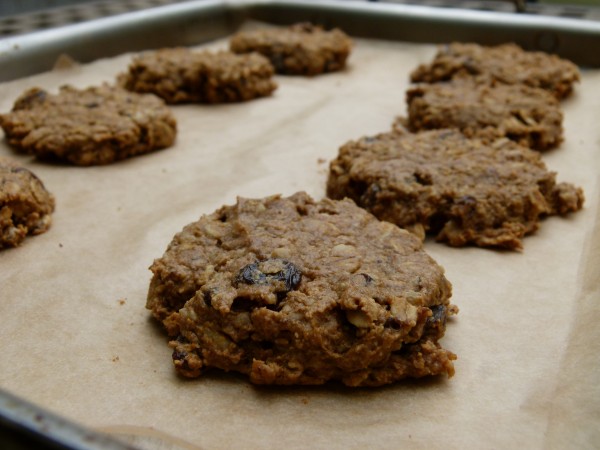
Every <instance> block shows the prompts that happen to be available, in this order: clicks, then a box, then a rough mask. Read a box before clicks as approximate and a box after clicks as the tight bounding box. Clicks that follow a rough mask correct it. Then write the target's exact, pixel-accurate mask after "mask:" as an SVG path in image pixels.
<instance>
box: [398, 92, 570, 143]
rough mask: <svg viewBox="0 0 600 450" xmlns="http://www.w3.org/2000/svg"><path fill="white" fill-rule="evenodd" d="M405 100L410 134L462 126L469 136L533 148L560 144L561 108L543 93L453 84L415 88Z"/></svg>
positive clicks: (461, 128)
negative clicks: (508, 140)
mask: <svg viewBox="0 0 600 450" xmlns="http://www.w3.org/2000/svg"><path fill="white" fill-rule="evenodd" d="M406 101H407V104H408V125H409V128H410V129H411V130H412V131H419V130H428V129H437V128H458V129H459V130H460V131H462V132H463V133H464V134H465V135H466V136H468V137H473V136H476V137H479V138H482V139H486V140H495V139H497V138H500V137H506V138H508V139H510V140H513V141H515V142H517V143H519V144H521V145H523V146H525V147H529V148H533V149H535V150H547V149H550V148H553V147H556V146H558V145H559V144H560V142H561V141H562V112H561V110H560V104H559V102H558V100H556V98H555V97H554V96H553V95H552V94H550V93H549V92H547V91H545V90H543V89H538V88H531V87H528V86H525V85H521V84H515V85H506V84H500V83H495V84H493V85H490V84H488V83H475V82H473V81H470V80H462V81H459V80H455V81H452V82H443V83H435V84H422V85H419V86H417V87H413V88H411V89H409V90H408V91H407V95H406Z"/></svg>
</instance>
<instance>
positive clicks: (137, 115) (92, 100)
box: [0, 85, 177, 166]
mask: <svg viewBox="0 0 600 450" xmlns="http://www.w3.org/2000/svg"><path fill="white" fill-rule="evenodd" d="M0 126H2V129H3V130H4V133H5V135H6V140H7V141H8V143H9V144H10V145H11V146H13V147H14V148H15V149H17V150H19V151H21V152H24V153H29V154H33V155H36V156H38V157H41V158H53V159H58V160H62V161H66V162H69V163H72V164H75V165H79V166H90V165H101V164H109V163H112V162H115V161H118V160H122V159H125V158H129V157H132V156H136V155H140V154H143V153H148V152H151V151H153V150H158V149H163V148H166V147H169V146H171V145H172V144H173V142H174V140H175V135H176V130H177V126H176V122H175V118H174V117H173V115H172V114H171V111H170V110H169V108H168V107H167V106H166V105H165V104H164V102H163V101H162V100H161V99H159V98H158V97H156V96H154V95H140V94H135V93H131V92H128V91H126V90H124V89H121V88H117V87H114V86H109V85H103V86H97V87H89V88H87V89H77V88H75V87H72V86H63V87H61V88H60V91H59V92H58V93H57V94H50V93H48V92H46V91H45V90H43V89H39V88H32V89H29V90H28V91H26V92H24V93H23V94H22V95H21V96H20V97H19V98H18V99H17V100H16V102H15V104H14V106H13V109H12V111H11V112H9V113H6V114H2V115H0Z"/></svg>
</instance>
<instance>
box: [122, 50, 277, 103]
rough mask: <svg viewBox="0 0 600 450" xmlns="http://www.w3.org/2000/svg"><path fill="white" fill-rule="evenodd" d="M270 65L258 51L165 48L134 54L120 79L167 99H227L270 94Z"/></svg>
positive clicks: (129, 86)
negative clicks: (243, 53) (213, 51)
mask: <svg viewBox="0 0 600 450" xmlns="http://www.w3.org/2000/svg"><path fill="white" fill-rule="evenodd" d="M273 73H274V72H273V67H272V66H271V64H270V63H269V61H268V60H267V59H266V58H265V57H263V56H261V55H259V54H255V53H253V54H248V55H236V54H234V53H231V52H226V51H220V52H216V53H212V52H208V51H202V52H195V51H192V50H190V49H187V48H165V49H161V50H158V51H155V52H148V53H144V54H142V55H139V56H137V57H135V58H134V59H133V61H132V63H131V64H130V66H129V71H128V72H127V73H125V74H123V75H122V76H120V78H119V83H120V84H121V85H122V86H124V87H125V88H126V89H129V90H131V91H135V92H150V93H153V94H156V95H158V96H159V97H161V98H162V99H164V100H165V101H166V102H167V103H227V102H241V101H246V100H252V99H254V98H257V97H264V96H267V95H270V94H271V93H272V92H273V91H274V90H275V89H276V88H277V84H276V83H275V82H274V81H273V79H272V76H273Z"/></svg>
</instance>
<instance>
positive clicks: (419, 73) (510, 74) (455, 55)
mask: <svg viewBox="0 0 600 450" xmlns="http://www.w3.org/2000/svg"><path fill="white" fill-rule="evenodd" d="M457 77H458V78H461V77H477V78H483V79H486V80H492V81H497V82H500V83H506V84H525V85H527V86H531V87H536V88H541V89H546V90H547V91H549V92H551V93H552V94H553V95H554V96H555V97H556V98H558V99H562V98H564V97H567V96H568V95H569V94H571V92H572V91H573V85H574V84H575V83H576V82H578V81H579V78H580V75H579V68H578V67H577V66H576V65H575V64H573V63H572V62H571V61H568V60H566V59H563V58H560V57H558V56H556V55H552V54H548V53H544V52H532V51H526V50H523V49H522V48H521V47H519V46H518V45H516V44H512V43H508V44H503V45H497V46H489V47H488V46H483V45H479V44H473V43H458V42H454V43H451V44H449V45H445V46H442V47H440V49H439V51H438V52H437V54H436V55H435V57H434V58H433V61H431V63H429V64H422V65H420V66H419V67H418V68H417V69H415V70H414V71H413V72H412V74H411V80H412V81H414V82H424V83H436V82H438V81H447V80H451V79H453V78H457Z"/></svg>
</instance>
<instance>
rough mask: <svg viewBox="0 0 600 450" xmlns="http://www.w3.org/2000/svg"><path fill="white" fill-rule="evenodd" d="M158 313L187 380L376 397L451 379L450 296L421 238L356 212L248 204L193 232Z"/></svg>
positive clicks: (159, 266)
mask: <svg viewBox="0 0 600 450" xmlns="http://www.w3.org/2000/svg"><path fill="white" fill-rule="evenodd" d="M151 270H152V272H153V273H154V277H153V279H152V282H151V285H150V289H149V293H148V301H147V308H149V309H151V310H152V312H153V314H154V316H155V317H156V318H158V319H159V320H162V321H163V324H164V325H165V327H166V329H167V331H168V333H169V334H170V335H171V336H173V337H174V338H175V339H174V340H173V341H172V342H171V346H172V347H173V349H174V351H173V362H174V364H175V367H176V369H177V371H178V372H179V373H180V374H182V375H184V376H188V377H195V376H198V375H200V374H201V372H202V371H203V370H204V369H205V368H210V367H216V368H220V369H223V370H227V371H229V370H232V371H237V372H241V373H244V374H247V375H248V376H249V378H250V380H251V381H252V382H253V383H258V384H322V383H324V382H326V381H328V380H339V381H341V382H343V383H345V384H347V385H351V386H377V385H382V384H387V383H391V382H394V381H396V380H399V379H402V378H405V377H421V376H426V375H436V374H447V375H449V376H450V375H452V374H453V373H454V368H453V364H452V360H453V359H455V358H456V357H455V355H454V354H452V353H451V352H449V351H447V350H444V349H443V348H441V346H440V344H439V343H438V340H439V339H440V338H441V337H442V335H443V334H444V331H445V323H446V318H447V316H449V315H451V314H453V313H455V312H456V311H457V308H456V307H455V306H454V305H451V304H450V303H449V297H450V295H451V285H450V283H449V282H448V281H447V280H446V278H445V277H444V271H443V269H442V268H441V267H440V266H439V265H437V264H436V263H435V262H434V261H433V260H432V259H431V258H430V257H429V256H428V255H427V254H426V253H425V252H424V251H423V249H422V247H421V242H420V241H419V239H417V238H416V237H414V236H413V235H411V234H410V233H408V232H406V231H404V230H401V229H399V228H398V227H396V226H394V225H392V224H389V223H385V222H380V221H378V220H377V219H375V217H373V216H372V215H371V214H368V213H367V212H366V211H364V210H362V209H361V208H359V207H357V206H356V205H355V204H354V203H353V202H352V201H350V200H344V201H333V200H329V199H325V200H323V201H321V202H315V201H313V200H312V199H311V198H310V197H309V196H308V195H307V194H305V193H297V194H295V195H293V196H291V197H288V198H281V197H279V196H273V197H267V198H265V199H254V200H252V199H238V202H237V203H236V204H235V205H233V206H224V207H222V208H221V209H219V210H218V211H216V212H215V213H213V214H211V215H208V216H203V217H202V218H200V220H199V221H197V222H194V223H192V224H190V225H188V226H186V227H185V228H184V229H183V231H181V232H180V233H178V234H177V235H176V236H175V237H174V239H173V241H172V242H171V243H170V245H169V247H168V249H167V251H166V252H165V254H164V255H163V256H162V258H160V259H157V260H155V262H154V264H153V265H152V267H151Z"/></svg>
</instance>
